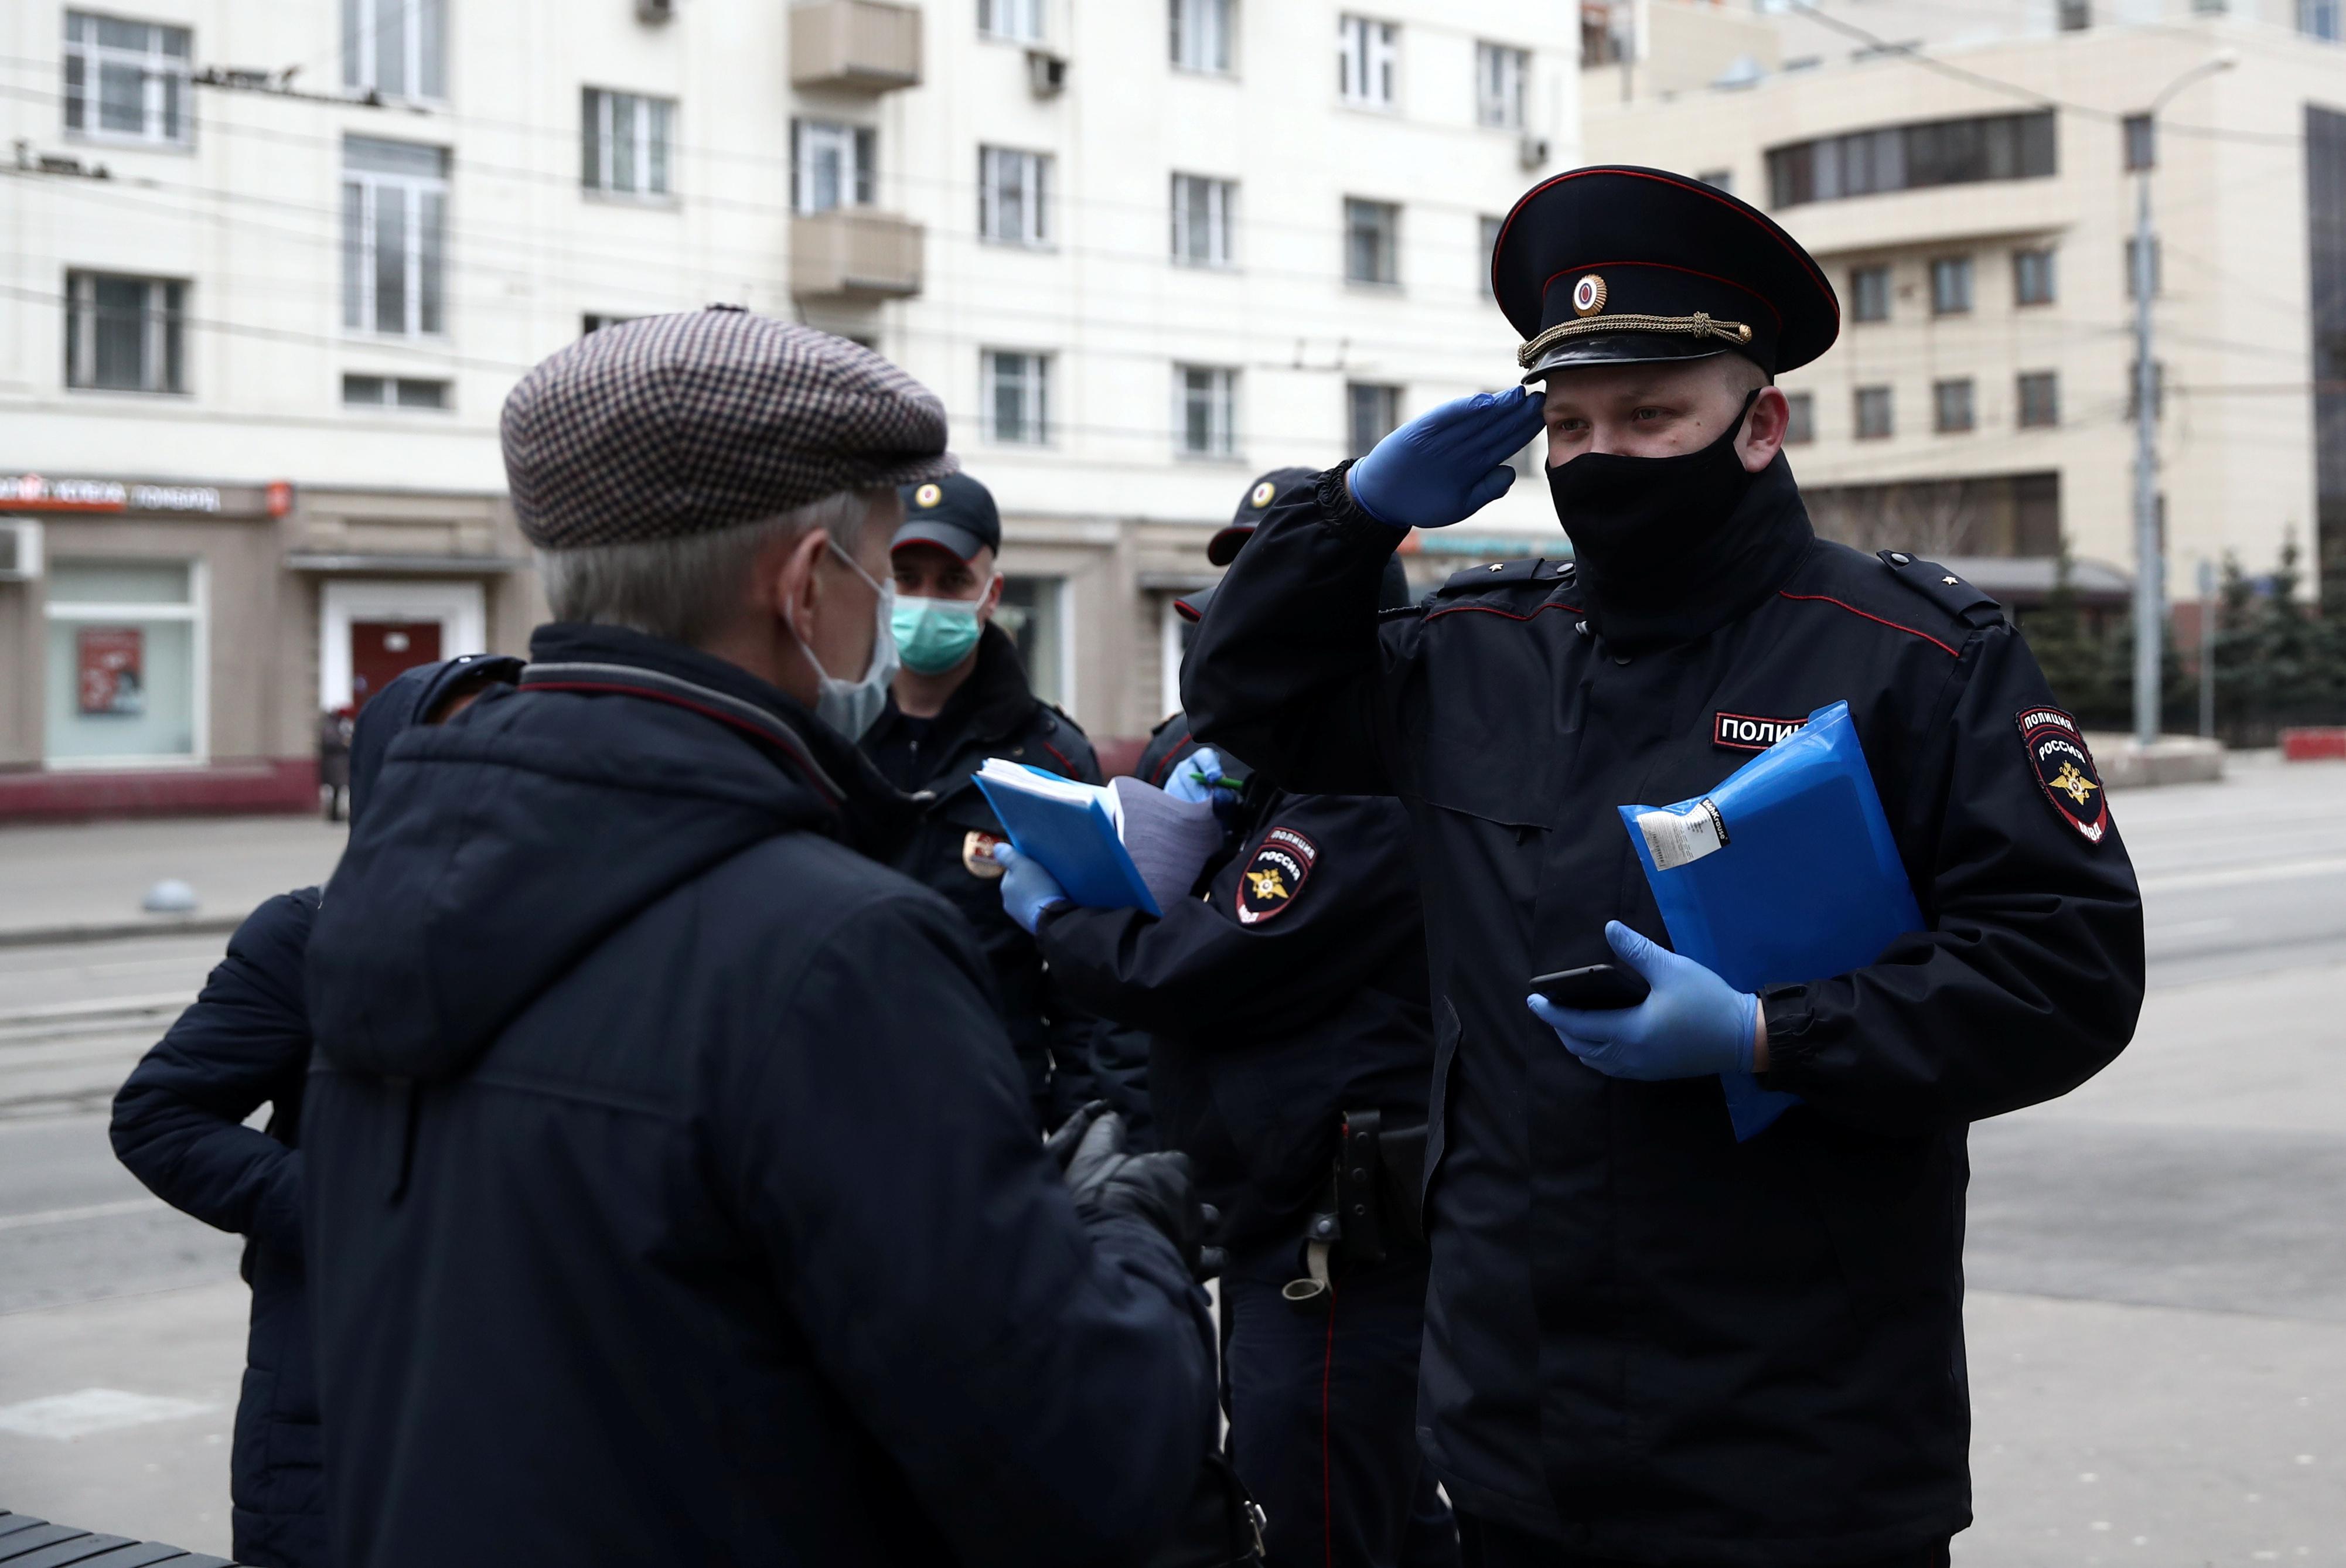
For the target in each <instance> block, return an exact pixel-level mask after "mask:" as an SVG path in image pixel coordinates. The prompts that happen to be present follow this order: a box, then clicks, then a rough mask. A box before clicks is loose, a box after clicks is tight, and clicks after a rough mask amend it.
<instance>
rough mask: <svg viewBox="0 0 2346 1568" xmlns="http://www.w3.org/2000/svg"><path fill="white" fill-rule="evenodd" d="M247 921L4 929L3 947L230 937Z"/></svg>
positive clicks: (222, 918) (221, 918)
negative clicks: (139, 939) (139, 938)
mask: <svg viewBox="0 0 2346 1568" xmlns="http://www.w3.org/2000/svg"><path fill="white" fill-rule="evenodd" d="M243 923H244V917H243V916H242V915H193V916H189V917H188V918H186V919H179V920H174V919H168V918H165V919H156V920H142V921H107V922H103V923H96V924H89V925H49V926H25V927H21V928H18V929H15V930H7V929H0V948H8V947H48V946H51V945H56V944H63V943H66V942H120V941H123V940H124V939H125V938H128V937H138V936H226V935H228V934H229V933H230V932H233V931H235V930H236V928H237V927H239V926H240V925H242V924H243Z"/></svg>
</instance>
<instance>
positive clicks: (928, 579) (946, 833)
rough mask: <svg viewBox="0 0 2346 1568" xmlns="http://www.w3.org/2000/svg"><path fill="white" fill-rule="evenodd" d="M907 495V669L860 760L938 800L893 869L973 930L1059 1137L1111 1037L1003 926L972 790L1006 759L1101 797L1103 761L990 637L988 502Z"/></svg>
mask: <svg viewBox="0 0 2346 1568" xmlns="http://www.w3.org/2000/svg"><path fill="white" fill-rule="evenodd" d="M903 497H904V524H903V526H902V527H900V528H898V529H897V530H896V536H895V539H894V541H893V542H892V545H891V546H890V549H889V562H890V564H891V565H893V566H894V568H895V576H896V606H895V612H894V616H893V617H892V625H893V627H894V630H895V635H896V647H897V657H898V658H899V659H900V660H901V661H902V664H903V667H902V668H901V669H900V670H898V671H897V674H896V677H895V680H894V681H893V683H892V694H891V697H890V699H889V703H888V708H887V710H886V711H885V712H884V713H882V715H881V716H880V720H879V722H878V723H876V724H875V725H873V726H872V730H871V732H870V733H869V734H868V735H866V736H865V737H864V739H863V748H864V750H865V752H866V753H868V754H869V755H870V757H871V758H872V761H873V762H874V763H875V764H877V765H878V767H879V769H880V771H881V772H882V774H884V775H886V776H887V778H888V780H889V782H891V783H892V784H894V785H895V786H896V787H897V788H898V789H906V790H911V791H913V792H915V793H920V792H925V793H926V795H927V796H928V797H929V798H928V799H926V800H925V801H924V803H923V817H922V821H921V825H920V827H919V828H918V829H917V830H915V831H914V832H913V835H912V836H911V838H910V839H909V840H907V841H906V844H905V847H904V849H903V851H902V852H901V853H899V854H898V855H897V856H896V858H895V862H894V863H895V867H896V869H897V870H898V871H902V872H903V873H904V874H905V875H906V876H908V877H911V878H913V880H914V881H919V882H923V883H924V884H926V885H927V886H929V887H931V888H933V889H935V890H936V891H938V892H941V893H943V894H944V896H945V897H946V899H948V900H949V901H951V902H952V903H953V905H954V908H956V909H958V910H960V911H961V912H962V913H963V914H964V916H965V917H967V919H968V920H969V922H970V924H971V925H972V926H973V927H974V929H975V931H976V932H977V939H978V942H979V944H980V945H981V946H983V947H984V949H985V956H986V959H987V961H988V962H990V963H991V964H992V965H993V968H994V983H995V986H996V988H997V990H998V992H999V1001H1000V1004H1001V1008H1002V1021H1003V1023H1004V1024H1005V1026H1006V1027H1007V1028H1008V1029H1009V1031H1010V1042H1011V1044H1012V1045H1013V1046H1015V1048H1016V1050H1017V1052H1018V1060H1019V1062H1020V1064H1022V1065H1024V1066H1025V1070H1026V1084H1027V1089H1028V1092H1029V1093H1030V1094H1031V1095H1033V1097H1034V1101H1035V1116H1036V1118H1037V1121H1038V1123H1039V1124H1040V1125H1044V1126H1056V1125H1059V1124H1060V1123H1061V1122H1062V1121H1064V1120H1066V1116H1067V1115H1068V1114H1069V1113H1070V1112H1072V1111H1073V1110H1074V1109H1075V1108H1076V1106H1078V1105H1082V1104H1083V1103H1084V1102H1085V1101H1086V1100H1088V1099H1090V1098H1091V1097H1092V1095H1093V1092H1094V1083H1093V1077H1092V1064H1091V1058H1092V1054H1093V1053H1094V1051H1095V1049H1096V1044H1097V1042H1098V1039H1099V1037H1100V1036H1101V1035H1102V1034H1103V1033H1106V1029H1105V1026H1104V1025H1103V1024H1101V1023H1100V1022H1099V1021H1098V1020H1097V1019H1094V1018H1086V1017H1084V1016H1082V1015H1080V1014H1078V1013H1075V1012H1073V1011H1072V1010H1071V1009H1069V1008H1067V1007H1066V1006H1065V1005H1064V1004H1063V1003H1060V1002H1059V1001H1058V1000H1057V999H1056V997H1055V996H1054V995H1053V994H1052V989H1051V986H1050V983H1049V979H1048V977H1047V976H1046V975H1045V973H1044V972H1043V963H1042V960H1041V958H1040V957H1038V956H1037V955H1036V953H1035V943H1034V941H1033V939H1032V938H1030V937H1029V936H1028V935H1027V934H1026V933H1025V932H1023V931H1020V930H1019V929H1018V928H1017V927H1015V926H1014V925H1012V924H1011V923H1010V921H1009V920H1008V919H1007V918H1006V917H1005V916H1004V914H1003V912H1002V900H1001V898H1000V896H999V895H998V893H997V892H996V891H995V887H994V879H995V878H997V877H999V876H1000V875H1001V874H1002V871H1001V868H1000V867H999V866H996V865H995V864H994V860H993V858H992V850H993V848H994V844H995V843H996V842H997V841H998V840H999V839H1000V837H1001V833H1002V824H1001V823H1000V822H999V821H998V820H995V818H994V811H993V809H991V808H990V807H988V806H987V805H986V803H985V798H984V796H983V795H981V794H980V793H979V792H978V789H977V786H976V784H975V783H974V782H973V781H972V780H973V777H974V775H975V773H976V772H977V770H978V769H979V768H980V767H981V766H982V765H983V764H984V761H985V759H987V758H989V757H1006V758H1009V759H1012V760H1013V761H1017V762H1027V763H1032V764H1033V765H1034V766H1035V767H1037V768H1045V769H1050V770H1051V771H1053V772H1056V773H1063V774H1065V775H1066V776H1067V777H1068V778H1070V779H1078V780H1080V781H1082V782H1083V783H1086V784H1096V783H1098V782H1099V781H1100V771H1099V762H1098V760H1097V759H1096V758H1095V757H1094V756H1093V754H1092V747H1091V742H1090V741H1089V740H1088V739H1086V738H1085V736H1084V732H1083V731H1082V730H1081V729H1079V728H1076V721H1075V720H1074V719H1072V718H1068V717H1067V716H1066V714H1064V713H1061V712H1060V711H1059V710H1058V709H1057V708H1053V707H1052V706H1051V705H1050V704H1049V703H1046V702H1045V701H1043V700H1042V699H1041V698H1040V697H1036V696H1035V692H1034V688H1033V687H1030V686H1028V685H1027V683H1026V671H1025V667H1022V666H1021V665H1020V664H1019V662H1018V650H1017V648H1016V647H1015V646H1014V645H1013V644H1012V643H1011V641H1010V638H1009V636H1008V634H1006V633H1005V632H1004V631H1003V630H1002V628H1001V627H1000V626H995V625H994V611H995V609H996V608H997V607H999V606H1000V605H1001V603H1002V574H1001V573H1000V572H998V571H996V570H995V569H994V563H995V558H996V556H997V555H999V554H1000V552H1001V549H1002V517H1001V514H1000V513H999V512H998V511H997V510H996V509H995V507H994V497H993V495H992V494H990V493H988V491H987V490H986V488H985V486H984V485H983V484H979V483H978V482H977V481H976V480H974V479H972V478H970V477H969V476H968V475H967V474H965V473H950V474H947V475H946V476H945V477H944V478H943V479H939V480H934V481H932V482H930V483H927V484H907V485H905V486H904V487H903Z"/></svg>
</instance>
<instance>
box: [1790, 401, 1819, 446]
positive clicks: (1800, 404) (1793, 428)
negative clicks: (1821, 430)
mask: <svg viewBox="0 0 2346 1568" xmlns="http://www.w3.org/2000/svg"><path fill="white" fill-rule="evenodd" d="M1784 406H1785V409H1786V411H1787V412H1786V415H1785V419H1784V444H1785V445H1786V446H1806V445H1807V444H1808V443H1811V442H1812V441H1814V440H1816V438H1817V394H1816V393H1814V392H1786V393H1785V394H1784Z"/></svg>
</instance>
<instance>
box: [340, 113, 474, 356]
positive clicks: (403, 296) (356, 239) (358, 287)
mask: <svg viewBox="0 0 2346 1568" xmlns="http://www.w3.org/2000/svg"><path fill="white" fill-rule="evenodd" d="M447 228H448V154H447V151H446V150H445V149H444V148H436V147H418V146H416V145H415V144H413V142H403V141H377V140H375V139H374V138H373V137H361V136H353V137H343V138H342V325H343V326H345V327H348V328H351V329H353V330H354V331H362V332H390V333H394V334H397V335H398V336H401V337H413V336H415V335H416V334H418V333H422V332H440V331H446V330H447V325H446V322H445V321H444V315H443V311H442V303H441V301H442V291H441V280H442V275H443V272H444V256H445V253H446V245H447Z"/></svg>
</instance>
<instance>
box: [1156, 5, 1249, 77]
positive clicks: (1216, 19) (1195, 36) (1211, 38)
mask: <svg viewBox="0 0 2346 1568" xmlns="http://www.w3.org/2000/svg"><path fill="white" fill-rule="evenodd" d="M1238 3H1239V0H1170V4H1169V20H1170V24H1171V27H1172V38H1171V46H1172V61H1173V68H1174V69H1175V70H1177V71H1192V72H1195V73H1197V74H1199V75H1200V76H1231V75H1234V74H1236V71H1237V65H1236V54H1235V51H1234V50H1233V49H1232V47H1231V45H1232V42H1233V40H1234V39H1235V37H1236V36H1237V33H1238V25H1237V15H1236V12H1237V10H1238Z"/></svg>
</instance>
